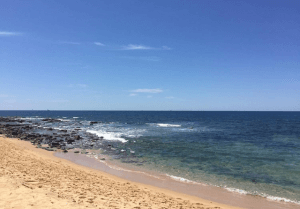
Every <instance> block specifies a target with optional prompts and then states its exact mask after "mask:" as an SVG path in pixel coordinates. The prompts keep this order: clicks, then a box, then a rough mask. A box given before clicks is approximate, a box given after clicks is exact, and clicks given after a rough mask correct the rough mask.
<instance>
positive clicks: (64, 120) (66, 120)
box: [57, 118, 71, 122]
mask: <svg viewBox="0 0 300 209" xmlns="http://www.w3.org/2000/svg"><path fill="white" fill-rule="evenodd" d="M57 120H60V121H62V122H69V121H71V120H68V119H60V118H59V119H57Z"/></svg>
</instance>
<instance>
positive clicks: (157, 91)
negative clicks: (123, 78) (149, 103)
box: [131, 89, 163, 94]
mask: <svg viewBox="0 0 300 209" xmlns="http://www.w3.org/2000/svg"><path fill="white" fill-rule="evenodd" d="M131 92H135V93H152V94H157V93H161V92H163V90H162V89H135V90H132V91H131Z"/></svg>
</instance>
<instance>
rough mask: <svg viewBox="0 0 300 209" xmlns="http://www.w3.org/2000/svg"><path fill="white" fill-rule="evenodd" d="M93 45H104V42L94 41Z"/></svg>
mask: <svg viewBox="0 0 300 209" xmlns="http://www.w3.org/2000/svg"><path fill="white" fill-rule="evenodd" d="M94 44H95V45H97V46H105V45H104V44H102V43H100V42H94Z"/></svg>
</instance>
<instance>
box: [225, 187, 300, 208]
mask: <svg viewBox="0 0 300 209" xmlns="http://www.w3.org/2000/svg"><path fill="white" fill-rule="evenodd" d="M224 188H225V189H226V190H227V191H230V192H235V193H239V194H243V195H253V193H251V192H247V191H245V190H242V189H237V188H230V187H224ZM254 194H255V195H259V196H261V197H264V198H267V199H269V200H272V201H278V202H286V203H294V204H297V205H300V201H297V200H290V199H287V198H284V197H275V196H271V195H268V194H265V193H259V192H257V191H256V192H255V193H254Z"/></svg>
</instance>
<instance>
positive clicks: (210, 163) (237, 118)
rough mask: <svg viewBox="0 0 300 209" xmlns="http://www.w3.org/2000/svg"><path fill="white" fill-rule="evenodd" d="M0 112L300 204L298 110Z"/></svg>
mask: <svg viewBox="0 0 300 209" xmlns="http://www.w3.org/2000/svg"><path fill="white" fill-rule="evenodd" d="M0 116H2V117H8V116H16V117H21V118H23V119H25V121H26V120H28V121H31V122H32V121H34V122H36V124H38V126H39V128H49V127H51V128H53V129H65V130H68V131H72V130H74V129H77V130H79V134H80V136H81V138H82V140H81V145H78V146H80V148H82V149H87V148H86V147H85V144H84V139H85V138H88V137H90V136H91V135H93V136H95V137H96V136H98V137H103V139H102V138H101V141H102V142H101V143H102V145H103V146H101V147H97V146H95V147H96V148H95V149H99V150H100V152H101V153H102V154H104V155H107V156H108V157H107V160H109V161H110V162H112V163H115V164H116V165H120V166H122V167H127V168H131V169H136V170H143V171H146V172H147V171H149V172H150V171H155V172H157V173H159V174H160V175H166V176H168V177H170V178H172V179H174V180H178V181H182V182H189V183H195V184H197V183H200V184H205V185H211V186H217V187H222V188H225V189H227V190H228V191H232V192H238V193H241V194H251V195H259V196H262V197H266V198H268V199H272V200H278V201H285V202H293V203H296V204H300V112H234V111H233V112H222V111H212V112H208V111H0ZM45 118H54V119H59V122H54V123H49V122H47V121H42V120H43V119H45ZM90 122H95V123H92V125H91V123H90ZM96 122H97V123H96ZM104 145H105V146H104Z"/></svg>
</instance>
